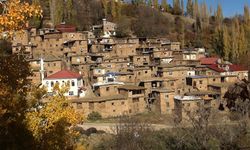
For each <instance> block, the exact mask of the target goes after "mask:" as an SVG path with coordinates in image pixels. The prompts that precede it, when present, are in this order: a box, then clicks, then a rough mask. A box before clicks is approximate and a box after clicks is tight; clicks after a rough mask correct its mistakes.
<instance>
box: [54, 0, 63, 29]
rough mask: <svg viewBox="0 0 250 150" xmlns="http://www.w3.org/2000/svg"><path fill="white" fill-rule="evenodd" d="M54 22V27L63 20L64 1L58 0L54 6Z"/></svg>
mask: <svg viewBox="0 0 250 150" xmlns="http://www.w3.org/2000/svg"><path fill="white" fill-rule="evenodd" d="M54 19H55V22H54V23H53V24H54V25H57V24H61V23H62V22H63V21H65V20H64V19H65V18H64V0H58V1H57V4H56V6H55V17H54Z"/></svg>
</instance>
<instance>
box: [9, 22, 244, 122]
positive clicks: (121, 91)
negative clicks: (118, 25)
mask: <svg viewBox="0 0 250 150" xmlns="http://www.w3.org/2000/svg"><path fill="white" fill-rule="evenodd" d="M103 22H104V23H103V25H102V26H101V25H100V26H93V30H97V29H98V30H103V31H102V32H103V35H104V36H99V37H95V36H94V34H93V33H92V32H78V31H76V28H75V27H74V26H69V25H59V26H56V27H55V28H53V29H39V30H38V29H35V28H30V29H28V30H26V31H24V32H21V33H17V34H16V35H15V37H14V38H13V46H12V49H13V53H18V54H21V55H24V56H26V58H27V60H28V61H29V62H30V66H31V69H32V71H33V76H31V77H30V80H31V81H32V83H33V84H35V85H41V84H42V85H43V86H45V87H47V89H48V95H53V86H54V85H55V84H58V85H59V86H64V85H66V84H67V85H68V86H70V88H69V91H68V92H67V93H65V95H66V96H68V97H69V99H70V101H71V103H72V106H73V107H74V108H75V109H76V110H77V111H79V112H81V113H83V114H84V115H88V114H89V113H91V112H93V111H95V112H99V113H100V114H101V115H102V116H103V117H114V116H120V115H134V114H138V113H143V112H147V111H153V112H159V113H161V114H173V115H178V116H179V118H182V117H185V115H186V114H187V113H188V112H190V111H194V110H195V109H196V108H199V107H200V106H204V105H206V107H209V108H218V106H219V104H221V103H223V95H224V93H225V92H226V90H227V88H228V86H230V85H232V84H234V83H235V82H237V81H239V80H242V79H248V70H247V69H245V68H243V67H241V66H239V65H235V64H231V63H230V62H224V61H223V60H221V59H220V58H214V57H206V52H205V49H203V48H195V49H181V48H180V43H179V42H171V41H169V40H168V39H165V38H145V37H134V38H115V37H114V35H115V30H114V29H115V25H114V24H112V23H109V22H107V21H106V20H103Z"/></svg>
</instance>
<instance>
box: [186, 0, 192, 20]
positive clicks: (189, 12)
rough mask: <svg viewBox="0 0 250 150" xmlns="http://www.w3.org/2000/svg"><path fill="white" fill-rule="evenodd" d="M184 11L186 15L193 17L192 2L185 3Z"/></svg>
mask: <svg viewBox="0 0 250 150" xmlns="http://www.w3.org/2000/svg"><path fill="white" fill-rule="evenodd" d="M186 10H187V15H188V16H189V17H193V1H192V0H188V1H187V6H186Z"/></svg>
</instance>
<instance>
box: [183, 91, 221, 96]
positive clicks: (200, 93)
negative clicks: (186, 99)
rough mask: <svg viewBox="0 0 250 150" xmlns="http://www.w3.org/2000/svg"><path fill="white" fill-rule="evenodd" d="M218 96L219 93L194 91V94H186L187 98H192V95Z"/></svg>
mask: <svg viewBox="0 0 250 150" xmlns="http://www.w3.org/2000/svg"><path fill="white" fill-rule="evenodd" d="M207 94H210V95H218V94H220V93H219V92H215V91H193V92H187V93H185V95H187V96H192V95H207Z"/></svg>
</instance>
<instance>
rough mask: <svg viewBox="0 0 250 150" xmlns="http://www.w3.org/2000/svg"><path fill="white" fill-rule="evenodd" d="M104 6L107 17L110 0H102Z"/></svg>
mask: <svg viewBox="0 0 250 150" xmlns="http://www.w3.org/2000/svg"><path fill="white" fill-rule="evenodd" d="M102 6H103V8H104V14H105V17H107V16H108V1H107V0H102Z"/></svg>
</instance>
